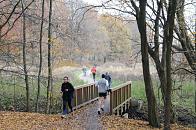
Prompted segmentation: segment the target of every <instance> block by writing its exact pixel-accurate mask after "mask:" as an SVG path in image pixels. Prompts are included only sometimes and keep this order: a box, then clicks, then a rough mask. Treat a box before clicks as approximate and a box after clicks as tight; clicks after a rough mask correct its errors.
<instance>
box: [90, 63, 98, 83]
mask: <svg viewBox="0 0 196 130" xmlns="http://www.w3.org/2000/svg"><path fill="white" fill-rule="evenodd" d="M96 71H97V69H96V67H95V66H93V68H92V69H91V72H92V74H93V80H94V82H95V76H96Z"/></svg>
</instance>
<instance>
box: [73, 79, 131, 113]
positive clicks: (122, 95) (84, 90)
mask: <svg viewBox="0 0 196 130" xmlns="http://www.w3.org/2000/svg"><path fill="white" fill-rule="evenodd" d="M97 99H98V90H97V87H95V84H85V85H81V86H78V87H76V88H75V96H74V101H73V106H74V109H77V108H80V107H82V106H85V105H86V104H89V103H91V102H93V101H95V100H97ZM130 100H131V81H129V82H126V83H124V84H121V85H119V86H117V87H114V88H112V93H110V103H109V105H110V114H116V115H121V114H122V113H123V112H125V111H126V109H128V108H129V106H130Z"/></svg>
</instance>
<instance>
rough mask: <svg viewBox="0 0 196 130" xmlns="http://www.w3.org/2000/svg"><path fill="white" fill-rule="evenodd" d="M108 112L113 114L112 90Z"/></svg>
mask: <svg viewBox="0 0 196 130" xmlns="http://www.w3.org/2000/svg"><path fill="white" fill-rule="evenodd" d="M110 114H111V115H112V114H113V92H112V93H110Z"/></svg>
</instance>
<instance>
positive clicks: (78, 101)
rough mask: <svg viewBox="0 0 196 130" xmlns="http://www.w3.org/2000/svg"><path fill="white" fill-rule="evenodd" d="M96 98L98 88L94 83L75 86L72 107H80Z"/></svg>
mask: <svg viewBox="0 0 196 130" xmlns="http://www.w3.org/2000/svg"><path fill="white" fill-rule="evenodd" d="M97 99H98V90H97V87H95V84H85V85H81V86H78V87H76V88H75V96H74V100H73V106H74V109H77V108H80V107H81V106H84V105H86V104H88V103H90V102H93V101H95V100H97Z"/></svg>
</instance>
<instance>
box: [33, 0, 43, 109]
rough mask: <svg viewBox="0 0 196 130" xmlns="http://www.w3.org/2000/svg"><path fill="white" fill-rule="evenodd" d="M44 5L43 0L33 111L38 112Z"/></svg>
mask: <svg viewBox="0 0 196 130" xmlns="http://www.w3.org/2000/svg"><path fill="white" fill-rule="evenodd" d="M44 4H45V0H42V16H41V27H40V39H39V72H38V81H37V82H38V83H37V84H38V86H37V100H36V108H35V111H36V112H37V111H38V104H39V97H40V84H41V83H40V80H41V79H40V78H41V77H40V76H41V71H42V35H43V24H44Z"/></svg>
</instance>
